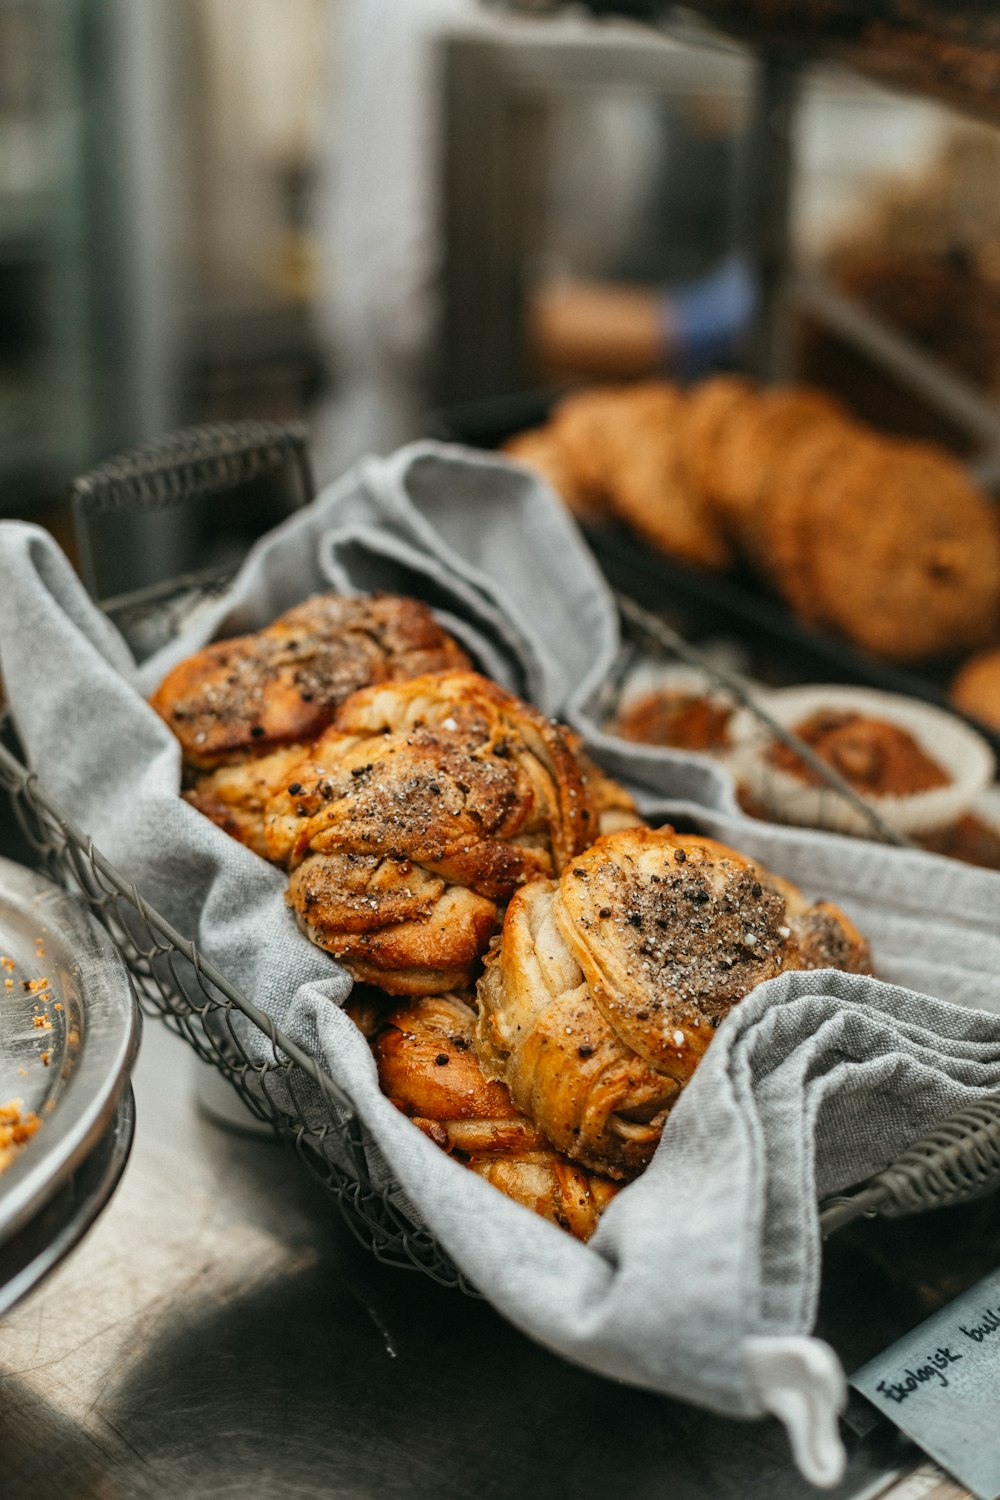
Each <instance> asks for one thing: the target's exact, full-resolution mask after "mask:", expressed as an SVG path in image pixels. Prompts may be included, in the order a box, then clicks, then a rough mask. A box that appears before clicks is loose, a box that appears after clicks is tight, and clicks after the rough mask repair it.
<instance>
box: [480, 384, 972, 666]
mask: <svg viewBox="0 0 1000 1500" xmlns="http://www.w3.org/2000/svg"><path fill="white" fill-rule="evenodd" d="M505 451H506V452H507V453H508V454H509V455H510V456H511V457H512V458H516V459H518V460H520V461H521V462H523V463H526V464H527V465H528V466H529V467H533V468H535V469H536V470H537V471H538V472H540V473H542V474H543V475H544V476H545V477H546V478H547V479H548V480H549V482H550V483H551V484H552V485H553V486H554V488H555V489H556V490H557V491H558V492H559V493H560V494H562V496H563V497H564V499H565V500H566V502H567V503H568V504H569V505H570V507H571V508H572V509H574V511H575V512H576V513H577V514H578V515H580V517H581V519H592V518H594V517H595V516H597V515H601V514H605V515H607V514H610V515H612V516H614V517H617V518H618V519H620V520H622V521H624V522H626V524H628V525H629V526H630V527H631V528H632V529H633V530H634V531H635V532H636V533H637V534H638V535H639V536H641V537H643V538H644V539H645V540H646V541H648V542H650V543H651V544H652V545H653V546H655V547H657V548H659V549H660V550H661V551H663V552H665V553H666V554H667V555H668V556H670V557H673V558H676V559H677V560H678V561H679V562H682V563H686V564H688V565H690V566H694V567H699V568H708V569H715V570H723V569H727V568H730V567H732V566H734V565H737V564H743V565H744V566H747V567H749V568H750V569H751V570H752V571H753V572H754V573H756V574H757V576H758V577H759V578H761V579H762V580H763V581H764V582H765V583H767V584H768V585H769V586H770V587H771V588H773V589H774V590H775V592H777V593H778V594H779V595H780V596H781V597H782V598H783V599H784V600H785V602H786V603H787V604H788V605H789V606H790V607H791V609H792V610H793V611H794V613H795V614H796V615H798V617H799V618H800V619H802V620H805V621H807V622H808V623H810V624H814V625H817V626H820V627H822V628H825V629H829V630H833V631H835V632H836V633H838V634H840V635H843V636H845V637H846V638H847V639H848V640H850V641H852V642H853V643H854V644H855V645H857V646H859V647H861V648H862V649H863V650H866V651H870V652H872V653H874V654H875V655H877V656H881V657H884V658H886V659H888V660H891V661H920V660H923V659H926V658H929V657H934V656H940V655H945V654H948V653H955V652H959V651H963V650H968V649H970V648H973V647H976V646H980V645H983V644H985V643H987V642H989V641H992V640H995V639H996V637H997V635H998V634H1000V522H998V518H997V515H996V511H995V507H994V505H993V504H992V502H991V501H990V500H989V499H988V498H987V497H986V496H985V495H984V494H982V493H981V492H980V491H979V490H978V489H977V488H976V487H975V485H974V484H973V483H972V481H971V480H970V479H969V477H968V475H967V474H966V472H965V470H964V469H963V467H962V465H961V464H960V463H959V462H958V461H957V460H956V459H954V458H952V457H951V456H950V455H949V454H947V453H946V452H944V451H943V450H942V449H940V448H937V447H935V446H934V445H933V444H930V443H922V442H913V441H909V440H902V439H897V438H890V437H886V436H884V435H883V434H881V433H878V432H876V431H875V430H874V429H873V428H870V427H867V426H865V425H864V424H863V423H861V422H859V421H858V420H856V419H855V418H854V417H852V416H851V415H850V414H849V413H848V412H847V411H846V409H845V408H844V407H842V406H841V405H840V404H839V403H838V402H836V401H835V400H833V398H832V397H829V396H827V395H825V394H824V393H823V392H821V391H818V390H815V389H812V388H811V387H808V386H802V385H788V386H775V387H769V388H766V389H763V388H760V387H757V386H755V385H754V384H752V383H751V382H750V381H749V380H746V379H744V378H743V377H742V376H738V375H720V376H716V377H714V378H712V379H710V380H707V381H704V382H703V383H702V384H700V385H698V386H695V387H693V388H691V389H689V390H682V389H681V388H680V387H679V386H675V385H673V384H671V383H670V382H668V381H644V382H642V383H640V384H637V385H632V386H619V387H596V388H592V389H590V390H586V391H582V392H578V393H574V394H572V395H569V396H566V397H565V398H564V399H563V400H562V401H560V402H559V403H558V404H557V406H556V407H555V409H554V411H553V413H552V417H551V419H550V421H549V423H548V424H547V425H546V426H545V427H543V428H538V429H535V430H534V431H532V432H529V433H522V434H519V435H518V436H517V437H515V438H513V439H511V441H510V442H509V443H508V444H507V445H506V450H505Z"/></svg>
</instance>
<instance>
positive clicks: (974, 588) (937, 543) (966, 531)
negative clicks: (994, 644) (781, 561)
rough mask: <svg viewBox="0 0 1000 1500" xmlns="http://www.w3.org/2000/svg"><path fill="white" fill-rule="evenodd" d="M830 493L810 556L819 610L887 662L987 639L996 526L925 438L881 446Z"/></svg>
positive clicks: (996, 576) (995, 580)
mask: <svg viewBox="0 0 1000 1500" xmlns="http://www.w3.org/2000/svg"><path fill="white" fill-rule="evenodd" d="M853 478H854V483H853V484H852V485H849V486H844V488H843V490H842V493H841V494H840V495H839V496H837V495H836V494H835V492H834V491H832V490H831V487H830V486H829V485H826V486H824V487H823V488H822V489H821V491H820V495H819V497H818V502H817V511H816V530H817V533H818V534H819V535H820V536H822V535H823V531H824V522H826V524H827V525H828V526H832V528H833V529H832V532H827V533H826V536H827V544H826V545H822V544H820V543H819V542H817V545H816V546H815V547H814V551H813V558H812V572H813V578H814V581H815V586H816V592H817V598H818V603H819V608H820V610H821V612H822V615H823V618H824V619H825V620H827V621H828V622H829V623H830V624H831V625H833V626H834V628H836V629H838V630H840V631H842V632H843V633H844V634H845V635H846V636H848V638H849V639H850V640H852V641H854V642H855V643H856V644H857V645H859V646H862V647H864V648H865V649H866V650H869V651H873V652H875V653H876V654H878V655H880V656H884V657H888V658H889V659H891V660H894V661H918V660H920V659H922V658H926V657H930V656H934V655H936V654H940V653H942V652H944V651H948V650H954V649H956V648H960V647H962V646H966V647H972V646H977V645H981V644H983V642H985V641H987V640H989V639H990V637H991V636H995V635H996V632H997V628H998V623H1000V527H998V522H997V517H996V513H995V509H994V507H993V506H992V505H991V504H990V502H989V501H988V500H986V498H985V497H984V496H983V495H982V494H981V493H980V492H979V491H978V490H977V489H976V488H975V487H974V486H973V484H972V483H971V482H970V480H969V479H968V477H967V476H966V474H965V472H964V470H963V469H962V467H961V465H960V464H959V463H958V462H957V460H955V459H952V458H950V457H949V456H948V455H947V454H945V453H943V452H941V451H940V450H938V449H936V448H934V447H932V446H931V445H930V444H926V443H902V442H900V443H892V444H889V443H886V442H883V443H882V444H880V445H879V450H878V454H877V456H876V457H875V458H874V459H873V461H872V463H871V464H870V465H869V466H868V467H867V468H865V467H864V466H862V468H861V470H860V472H859V471H857V470H855V472H854V475H853Z"/></svg>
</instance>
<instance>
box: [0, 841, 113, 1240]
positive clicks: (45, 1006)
mask: <svg viewBox="0 0 1000 1500" xmlns="http://www.w3.org/2000/svg"><path fill="white" fill-rule="evenodd" d="M138 1026H139V1019H138V1008H137V1006H136V1003H135V997H134V994H133V991H132V984H131V980H130V978H129V975H128V971H127V969H126V967H125V964H124V962H123V961H122V958H121V956H120V954H119V953H118V950H117V949H116V948H115V947H114V945H113V944H112V942H111V940H110V938H109V937H108V936H107V934H106V933H105V932H104V930H103V929H102V928H101V927H100V926H99V925H98V923H97V922H96V921H94V919H93V918H92V917H91V916H89V914H88V913H87V912H86V911H84V909H83V908H82V907H81V906H80V905H79V904H78V903H77V902H76V901H74V900H73V899H72V897H70V896H69V895H67V893H66V892H65V891H63V890H62V889H61V888H60V887H59V886H56V885H53V884H52V883H51V882H50V881H48V880H45V879H43V878H42V877H41V876H40V875H36V874H35V873H34V872H33V871H31V870H27V869H25V868H24V867H23V866H21V865H16V864H13V863H12V862H11V861H10V860H6V859H0V1105H2V1104H7V1103H9V1102H11V1101H12V1100H17V1101H18V1102H19V1105H20V1108H21V1110H22V1113H23V1112H25V1111H28V1110H32V1111H34V1112H35V1114H37V1115H38V1117H39V1119H40V1121H41V1124H40V1126H39V1128H38V1130H37V1132H36V1134H35V1135H34V1136H32V1138H31V1139H30V1140H29V1141H28V1142H27V1143H26V1144H25V1145H24V1146H23V1147H22V1148H21V1151H20V1154H19V1155H18V1156H17V1157H16V1158H15V1159H14V1161H13V1162H12V1163H11V1165H10V1166H8V1167H7V1169H6V1171H4V1172H2V1173H0V1245H3V1244H4V1243H5V1242H6V1241H7V1240H9V1239H10V1237H11V1236H12V1235H14V1234H15V1233H17V1231H18V1230H20V1229H21V1228H23V1227H24V1226H25V1225H26V1224H27V1223H28V1222H29V1220H31V1219H33V1218H35V1217H36V1216H37V1215H38V1213H39V1212H40V1210H41V1209H42V1207H43V1206H44V1205H45V1204H46V1203H47V1202H48V1201H49V1200H50V1199H51V1198H52V1197H53V1196H54V1195H55V1194H56V1193H57V1192H58V1191H59V1190H60V1189H61V1188H62V1187H64V1186H65V1185H66V1184H67V1183H68V1181H69V1180H70V1178H71V1177H72V1176H73V1174H74V1172H75V1171H76V1169H77V1168H78V1167H79V1166H80V1165H81V1163H82V1162H83V1161H84V1159H85V1158H86V1157H87V1156H88V1155H89V1154H90V1152H91V1151H92V1150H93V1149H94V1147H95V1145H96V1143H97V1142H98V1140H99V1139H100V1138H101V1136H102V1135H103V1134H104V1133H105V1131H106V1130H107V1129H108V1127H109V1126H110V1124H111V1121H112V1120H113V1118H114V1116H115V1112H116V1110H117V1108H118V1104H119V1100H120V1098H121V1095H122V1091H123V1089H124V1088H125V1086H126V1083H127V1080H128V1075H129V1069H130V1068H131V1065H132V1060H133V1058H134V1056H135V1050H136V1045H137V1042H138Z"/></svg>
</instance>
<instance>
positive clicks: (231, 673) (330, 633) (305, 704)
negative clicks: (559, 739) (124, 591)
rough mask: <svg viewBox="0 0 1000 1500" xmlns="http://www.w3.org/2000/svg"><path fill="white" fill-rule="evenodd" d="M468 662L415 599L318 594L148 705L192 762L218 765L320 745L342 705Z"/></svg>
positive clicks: (173, 679)
mask: <svg viewBox="0 0 1000 1500" xmlns="http://www.w3.org/2000/svg"><path fill="white" fill-rule="evenodd" d="M468 666H469V659H468V657H467V656H466V654H465V652H464V651H463V650H462V649H461V647H459V646H458V645H457V644H456V643H455V642H454V641H453V640H452V639H451V637H450V636H448V635H447V634H446V633H445V632H444V631H443V630H442V629H441V627H440V626H439V625H438V624H437V622H436V621H435V619H434V617H433V615H432V614H431V612H430V610H429V609H428V608H427V607H426V605H424V604H420V603H419V602H418V601H417V600H415V599H405V598H399V597H397V596H395V595H392V594H372V595H369V596H365V597H360V598H348V597H345V596H343V595H339V594H317V595H315V596H314V597H313V598H311V599H307V600H306V601H305V603H304V604H299V605H297V606H296V607H295V608H294V609H290V610H288V611H287V612H286V613H285V614H283V615H281V616H280V618H279V619H277V620H275V621H274V622H273V624H271V625H269V626H268V627H267V628H266V629H265V630H261V631H258V632H257V634H255V635H244V636H237V637H236V638H235V639H233V640H228V641H215V642H213V643H212V645H210V646H206V647H205V648H204V649H203V650H201V651H197V652H195V654H194V655H193V656H190V657H188V658H187V659H186V660H185V661H182V662H180V663H179V664H178V665H177V666H176V667H174V669H173V671H172V672H169V673H168V674H167V676H166V677H165V678H164V680H163V682H162V683H161V684H160V686H159V687H158V688H157V690H156V692H155V693H154V694H153V695H152V697H151V698H150V700H149V701H150V704H151V705H152V707H153V708H154V709H155V710H156V712H157V713H158V714H160V716H161V717H162V718H163V719H164V720H165V721H166V723H167V724H169V726H170V728H171V729H172V730H173V732H174V734H175V735H176V736H177V738H178V739H179V740H180V742H181V745H182V746H183V750H184V759H185V761H186V762H187V763H188V764H189V765H192V766H197V767H199V768H202V769H210V768H212V767H214V766H218V765H222V764H225V763H227V762H232V761H234V760H236V759H239V758H240V757H242V756H245V755H262V754H266V753H268V752H269V751H271V750H274V749H276V748H278V747H279V746H281V745H287V744H294V743H303V742H308V741H309V740H311V739H315V737H316V736H317V735H319V734H321V733H322V731H323V730H324V729H325V728H326V726H327V725H328V724H329V723H330V721H331V719H332V717H333V714H334V712H335V710H336V708H337V705H338V704H340V703H342V702H343V700H344V699H345V698H346V697H347V696H348V695H349V694H350V693H353V692H355V691H356V690H357V689H358V688H361V687H367V686H368V685H369V683H373V682H385V681H397V680H399V679H401V678H406V677H416V676H418V675H419V674H421V673H423V672H441V671H447V670H449V669H461V668H465V667H468Z"/></svg>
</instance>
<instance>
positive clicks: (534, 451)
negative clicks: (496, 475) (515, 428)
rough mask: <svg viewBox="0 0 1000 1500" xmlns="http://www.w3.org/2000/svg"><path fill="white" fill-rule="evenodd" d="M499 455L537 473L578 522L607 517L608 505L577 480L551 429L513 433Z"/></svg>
mask: <svg viewBox="0 0 1000 1500" xmlns="http://www.w3.org/2000/svg"><path fill="white" fill-rule="evenodd" d="M501 452H502V453H505V454H506V455H507V457H508V458H513V459H515V460H516V461H517V462H518V463H519V464H524V465H525V467H526V468H528V469H534V471H535V473H536V474H540V475H541V477H542V478H543V479H544V480H546V481H547V483H548V484H550V485H551V486H552V488H553V489H554V490H555V492H556V494H557V495H558V496H559V497H560V499H562V500H563V501H564V502H565V504H566V506H567V507H568V508H569V510H571V511H572V512H573V514H574V515H575V516H578V517H579V518H580V520H583V521H593V520H597V519H599V518H600V517H601V516H603V515H605V514H606V512H607V506H606V504H605V503H604V501H603V500H602V499H601V498H600V497H599V495H598V492H597V491H596V490H594V489H588V488H587V487H586V486H585V485H583V484H582V483H581V482H580V481H579V480H578V479H577V477H576V474H575V471H574V469H573V466H572V464H571V463H570V462H569V460H568V459H567V457H566V453H565V451H564V449H563V446H562V444H561V443H560V441H559V439H558V437H557V436H556V433H555V430H554V428H553V427H552V426H547V427H533V428H531V429H530V431H528V432H519V433H516V434H515V436H514V437H512V438H508V439H507V441H506V442H505V443H504V444H503V446H502V448H501Z"/></svg>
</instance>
